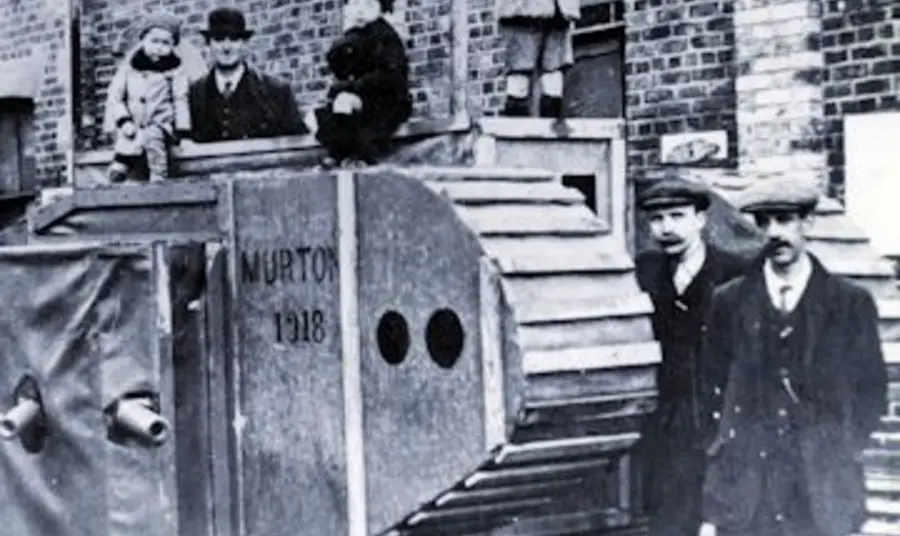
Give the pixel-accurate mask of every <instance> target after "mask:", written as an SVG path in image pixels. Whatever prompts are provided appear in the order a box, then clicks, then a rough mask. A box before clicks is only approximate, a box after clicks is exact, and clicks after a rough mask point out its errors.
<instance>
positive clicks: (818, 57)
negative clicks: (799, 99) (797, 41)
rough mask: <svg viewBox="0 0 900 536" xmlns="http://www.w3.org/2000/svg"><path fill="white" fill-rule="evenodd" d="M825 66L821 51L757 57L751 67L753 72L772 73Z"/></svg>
mask: <svg viewBox="0 0 900 536" xmlns="http://www.w3.org/2000/svg"><path fill="white" fill-rule="evenodd" d="M824 66H825V58H824V56H823V55H822V54H821V53H819V52H795V53H793V54H788V55H785V56H771V57H762V58H757V59H755V60H753V62H752V67H751V68H752V70H753V73H772V72H778V71H798V70H802V69H816V68H822V67H824ZM739 78H740V77H739ZM798 83H802V82H798Z"/></svg>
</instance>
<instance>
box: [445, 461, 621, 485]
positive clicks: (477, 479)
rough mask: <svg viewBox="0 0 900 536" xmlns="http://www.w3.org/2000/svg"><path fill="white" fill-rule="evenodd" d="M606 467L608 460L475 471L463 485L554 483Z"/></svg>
mask: <svg viewBox="0 0 900 536" xmlns="http://www.w3.org/2000/svg"><path fill="white" fill-rule="evenodd" d="M608 466H609V460H604V459H599V460H584V461H578V462H565V463H552V464H551V463H548V464H540V465H534V466H525V467H513V468H502V469H497V470H490V471H477V472H476V473H475V474H473V475H471V476H469V477H467V478H466V479H465V481H464V483H463V485H464V486H465V487H466V488H475V487H494V486H510V485H515V484H528V483H532V482H542V481H554V480H560V479H566V478H570V477H576V476H585V475H587V474H589V473H590V472H591V471H600V470H604V469H605V468H607V467H608Z"/></svg>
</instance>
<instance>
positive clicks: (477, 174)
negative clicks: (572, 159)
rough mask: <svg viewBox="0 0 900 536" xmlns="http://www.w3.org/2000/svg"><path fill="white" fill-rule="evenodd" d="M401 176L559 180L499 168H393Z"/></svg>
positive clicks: (548, 173) (525, 170)
mask: <svg viewBox="0 0 900 536" xmlns="http://www.w3.org/2000/svg"><path fill="white" fill-rule="evenodd" d="M393 170H394V171H396V172H397V173H400V174H402V175H406V176H411V177H415V178H418V179H421V180H425V181H441V182H443V181H474V182H482V181H510V182H515V183H523V182H524V183H531V182H553V181H557V180H558V179H559V174H558V173H556V172H554V171H549V170H543V169H534V168H517V167H501V166H485V167H479V166H476V167H455V166H451V167H440V166H421V167H418V166H404V167H400V168H394V169H393Z"/></svg>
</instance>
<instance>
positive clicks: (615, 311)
mask: <svg viewBox="0 0 900 536" xmlns="http://www.w3.org/2000/svg"><path fill="white" fill-rule="evenodd" d="M652 312H653V303H652V302H651V301H650V297H649V296H648V295H647V294H644V293H638V292H626V293H623V294H610V295H608V296H585V297H581V298H574V299H554V298H553V297H550V298H549V299H547V300H541V301H538V300H535V301H533V302H527V303H521V304H517V306H516V317H517V318H518V319H519V321H520V322H521V323H523V324H539V323H545V322H562V321H572V320H590V319H596V318H608V317H622V316H638V315H649V314H651V313H652Z"/></svg>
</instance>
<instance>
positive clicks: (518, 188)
mask: <svg viewBox="0 0 900 536" xmlns="http://www.w3.org/2000/svg"><path fill="white" fill-rule="evenodd" d="M427 184H428V186H429V188H431V189H432V190H434V191H435V192H437V193H439V194H441V195H446V196H447V197H449V198H450V199H451V200H453V202H454V203H459V204H462V205H488V204H503V203H521V204H547V203H549V204H564V205H574V204H583V203H584V194H583V193H581V192H580V191H579V190H576V189H575V188H569V187H566V186H563V185H561V184H559V183H556V182H536V183H533V184H522V183H516V182H503V181H494V180H485V181H452V182H451V181H444V182H437V181H434V182H431V181H429V182H428V183H427Z"/></svg>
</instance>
